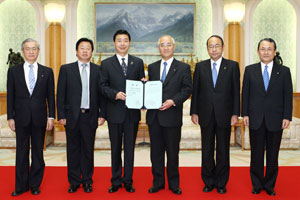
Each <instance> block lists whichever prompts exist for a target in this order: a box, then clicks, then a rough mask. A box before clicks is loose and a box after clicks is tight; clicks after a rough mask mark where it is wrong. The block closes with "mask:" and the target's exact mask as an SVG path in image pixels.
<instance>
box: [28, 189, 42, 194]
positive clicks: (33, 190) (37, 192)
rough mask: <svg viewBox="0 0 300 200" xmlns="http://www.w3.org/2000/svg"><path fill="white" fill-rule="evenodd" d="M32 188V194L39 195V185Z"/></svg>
mask: <svg viewBox="0 0 300 200" xmlns="http://www.w3.org/2000/svg"><path fill="white" fill-rule="evenodd" d="M30 190H31V194H33V195H38V194H40V192H41V191H40V188H39V187H32V188H30Z"/></svg>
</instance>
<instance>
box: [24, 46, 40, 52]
mask: <svg viewBox="0 0 300 200" xmlns="http://www.w3.org/2000/svg"><path fill="white" fill-rule="evenodd" d="M37 50H38V48H36V47H32V48H29V47H26V48H24V51H27V52H29V51H37Z"/></svg>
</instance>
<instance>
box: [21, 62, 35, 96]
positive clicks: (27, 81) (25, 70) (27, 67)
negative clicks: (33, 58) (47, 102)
mask: <svg viewBox="0 0 300 200" xmlns="http://www.w3.org/2000/svg"><path fill="white" fill-rule="evenodd" d="M29 65H30V64H29V63H28V62H25V63H24V64H23V68H24V76H25V81H26V85H27V88H28V91H30V86H29V70H30V67H29ZM32 65H33V73H34V80H35V83H36V81H37V74H38V64H37V62H34V63H33V64H32Z"/></svg>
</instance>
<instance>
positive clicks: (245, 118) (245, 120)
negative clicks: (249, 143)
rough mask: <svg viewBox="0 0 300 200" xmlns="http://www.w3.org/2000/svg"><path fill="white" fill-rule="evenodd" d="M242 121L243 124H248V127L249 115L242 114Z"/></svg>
mask: <svg viewBox="0 0 300 200" xmlns="http://www.w3.org/2000/svg"><path fill="white" fill-rule="evenodd" d="M243 122H244V125H245V126H248V127H249V117H248V116H244V117H243Z"/></svg>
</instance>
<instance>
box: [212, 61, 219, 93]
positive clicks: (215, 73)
mask: <svg viewBox="0 0 300 200" xmlns="http://www.w3.org/2000/svg"><path fill="white" fill-rule="evenodd" d="M216 66H217V63H215V62H214V63H213V69H212V78H213V83H214V87H215V86H216V83H217V77H218V73H217V69H216Z"/></svg>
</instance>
